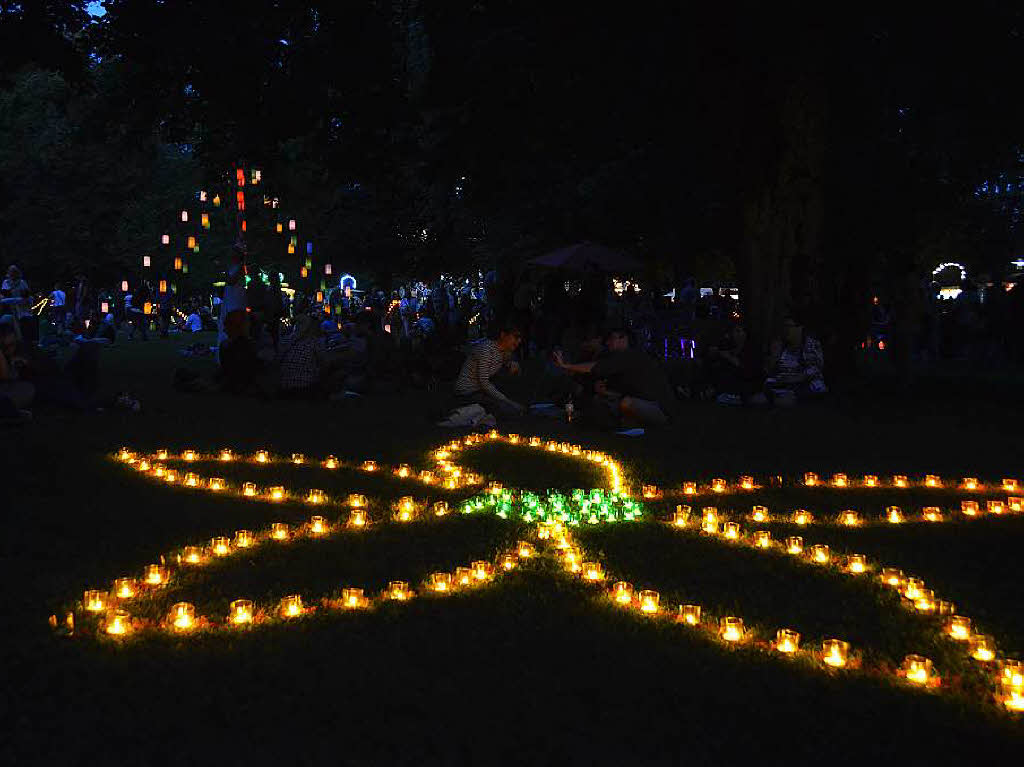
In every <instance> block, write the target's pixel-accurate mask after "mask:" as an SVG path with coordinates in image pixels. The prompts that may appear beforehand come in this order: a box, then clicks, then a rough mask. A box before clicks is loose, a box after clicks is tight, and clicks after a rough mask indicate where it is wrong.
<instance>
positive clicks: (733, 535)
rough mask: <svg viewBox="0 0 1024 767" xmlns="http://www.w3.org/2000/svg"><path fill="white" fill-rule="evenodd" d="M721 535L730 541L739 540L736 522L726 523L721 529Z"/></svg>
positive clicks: (738, 527) (738, 528)
mask: <svg viewBox="0 0 1024 767" xmlns="http://www.w3.org/2000/svg"><path fill="white" fill-rule="evenodd" d="M722 534H723V535H724V536H725V537H726V538H727V539H729V540H730V541H736V540H739V537H740V526H739V524H738V523H736V522H726V523H725V526H724V527H723V528H722Z"/></svg>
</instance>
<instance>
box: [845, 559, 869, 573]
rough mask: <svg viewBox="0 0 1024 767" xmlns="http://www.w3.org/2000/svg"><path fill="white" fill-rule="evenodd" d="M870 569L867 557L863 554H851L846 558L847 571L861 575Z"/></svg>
mask: <svg viewBox="0 0 1024 767" xmlns="http://www.w3.org/2000/svg"><path fill="white" fill-rule="evenodd" d="M867 569H868V562H867V558H866V557H865V556H864V555H863V554H850V555H849V556H848V557H847V558H846V571H847V572H849V573H853V574H854V575H860V574H861V573H862V572H864V571H865V570H867Z"/></svg>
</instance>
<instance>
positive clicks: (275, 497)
mask: <svg viewBox="0 0 1024 767" xmlns="http://www.w3.org/2000/svg"><path fill="white" fill-rule="evenodd" d="M267 495H268V496H269V497H270V500H272V501H282V500H284V488H283V487H281V486H280V485H275V486H274V487H272V488H270V489H269V490H267Z"/></svg>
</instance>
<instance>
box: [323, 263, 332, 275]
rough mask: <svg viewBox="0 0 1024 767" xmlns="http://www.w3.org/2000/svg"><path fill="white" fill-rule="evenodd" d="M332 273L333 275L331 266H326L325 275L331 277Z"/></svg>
mask: <svg viewBox="0 0 1024 767" xmlns="http://www.w3.org/2000/svg"><path fill="white" fill-rule="evenodd" d="M330 273H331V265H330V264H324V274H327V275H329V274H330Z"/></svg>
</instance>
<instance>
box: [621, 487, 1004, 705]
mask: <svg viewBox="0 0 1024 767" xmlns="http://www.w3.org/2000/svg"><path fill="white" fill-rule="evenodd" d="M755 508H757V507H755ZM761 508H763V507H761ZM690 514H691V511H690V507H688V506H683V505H679V506H677V508H676V511H675V513H674V514H673V516H672V519H671V525H672V526H673V527H676V528H683V529H694V528H698V529H699V531H700V533H702V534H705V535H711V536H716V537H720V538H723V539H725V540H727V541H730V542H732V543H736V544H746V545H749V546H751V547H752V548H755V549H759V550H761V551H776V552H778V551H783V552H785V553H786V554H788V555H790V556H793V557H797V558H799V559H800V560H801V561H803V562H808V563H810V564H813V565H817V566H834V567H838V568H839V570H840V571H841V572H843V573H846V574H848V575H853V576H857V575H862V574H864V573H867V572H870V571H871V570H872V569H874V566H873V565H872V564H870V563H869V561H868V559H867V557H865V556H864V555H863V554H839V553H837V552H834V551H832V550H831V548H830V547H829V546H828V545H827V544H813V545H805V543H804V539H803V537H801V536H796V535H794V536H788V537H786V538H785V539H784V540H782V541H775V540H773V539H772V535H771V532H769V531H768V530H756V531H754V532H753V533H751V534H749V535H747V534H745V533H744V531H743V529H742V528H741V526H740V525H739V523H737V522H722V520H721V517H720V516H719V514H718V510H717V509H716V508H715V507H713V506H708V507H705V508H704V509H703V510H702V514H701V517H700V521H699V525H695V524H691V520H690ZM759 521H767V519H766V518H762V519H761V520H759ZM878 569H879V575H878V577H879V580H880V581H881V583H883V584H884V585H886V586H888V587H890V588H892V589H895V590H896V591H897V593H899V594H900V596H901V601H902V602H903V603H904V604H905V605H906V606H907V607H908V608H909V609H912V610H914V611H916V612H917V613H919V614H922V615H937V616H941V617H942V618H943V621H942V624H941V625H942V632H943V634H944V635H946V636H947V637H949V638H950V639H952V640H954V641H957V642H963V643H964V644H965V645H966V646H967V651H968V653H969V655H970V657H971V658H973V659H974V660H976V661H979V662H981V663H992V662H993V661H996V660H997V653H996V644H995V640H994V639H993V638H992V637H991V636H989V635H986V634H979V633H975V632H974V630H973V627H972V622H971V619H970V618H968V617H966V616H963V615H959V614H957V613H956V607H955V605H954V604H953V603H952V602H947V601H945V600H942V599H938V598H937V597H936V595H935V592H934V591H933V590H932V589H928V588H925V583H924V581H923V580H921V579H920V578H915V577H913V576H907V575H905V574H904V573H903V571H902V570H900V569H898V568H894V567H881V568H878ZM627 587H628V589H627ZM616 588H619V585H617V587H616ZM621 589H622V593H623V594H624V595H626V594H628V595H629V596H630V599H625V596H623V598H622V599H619V598H618V597H616V598H617V599H618V601H625V602H627V603H629V602H630V601H631V595H632V587H631V586H630V585H629V584H622V585H621ZM613 594H614V592H613ZM640 599H641V610H643V609H644V608H643V592H641V597H640ZM655 604H656V602H655ZM684 607H686V606H684ZM680 609H681V612H680V615H681V619H683V620H684V622H690V623H693V621H692V620H690V621H687V618H686V615H685V614H684V611H683V609H682V608H680ZM698 616H699V613H698ZM734 620H736V621H739V623H738V624H732V625H734V626H738V629H735V628H729V626H727V625H726V624H725V623H723V624H722V632H723V639H726V640H727V641H737V640H738V639H740V638H742V621H741V620H740V619H734ZM727 629H728V630H729V631H731V633H732V637H733V638H732V639H730V638H729V637H726V636H725V635H724V632H726V630H727ZM789 631H790V630H789V629H784V630H780V632H779V635H778V637H777V639H776V644H778V643H779V642H782V641H784V640H786V641H787V642H788V644H789V645H790V646H792V647H793V649H794V650H795V648H796V644H798V641H794V639H793V636H791V635H790V634H784V633H783V632H789ZM794 633H795V632H794ZM796 637H797V640H798V638H799V635H798V634H797V635H796ZM829 641H830V642H838V641H839V640H829ZM776 649H779V648H778V647H776ZM780 651H781V652H786V651H787V650H780ZM824 651H825V650H823V652H824ZM843 665H845V663H844V664H843ZM1006 669H1016V672H1015V673H1011V674H1009V675H1008V676H1007V674H1006ZM1020 669H1021V661H1019V660H1004V661H1002V673H1001V674H1000V675H999V676H998V677H997V680H996V681H997V684H998V685H999V687H1000V691H999V693H998V697H999V699H1000V700H1001V701H1002V702H1003V704H1004V705H1005V706H1006V707H1007V708H1008V709H1009V710H1012V711H1024V682H1022V677H1021V674H1020ZM901 673H902V674H903V675H904V676H905V677H906V678H907V679H908V681H911V682H915V683H918V684H938V682H939V681H940V680H939V676H938V673H937V672H936V671H935V669H934V668H933V667H932V662H931V661H930V660H929V659H927V658H923V657H922V656H917V655H908V656H907V658H906V660H905V662H904V665H903V668H902V670H901ZM1014 680H1016V681H1014Z"/></svg>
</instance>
